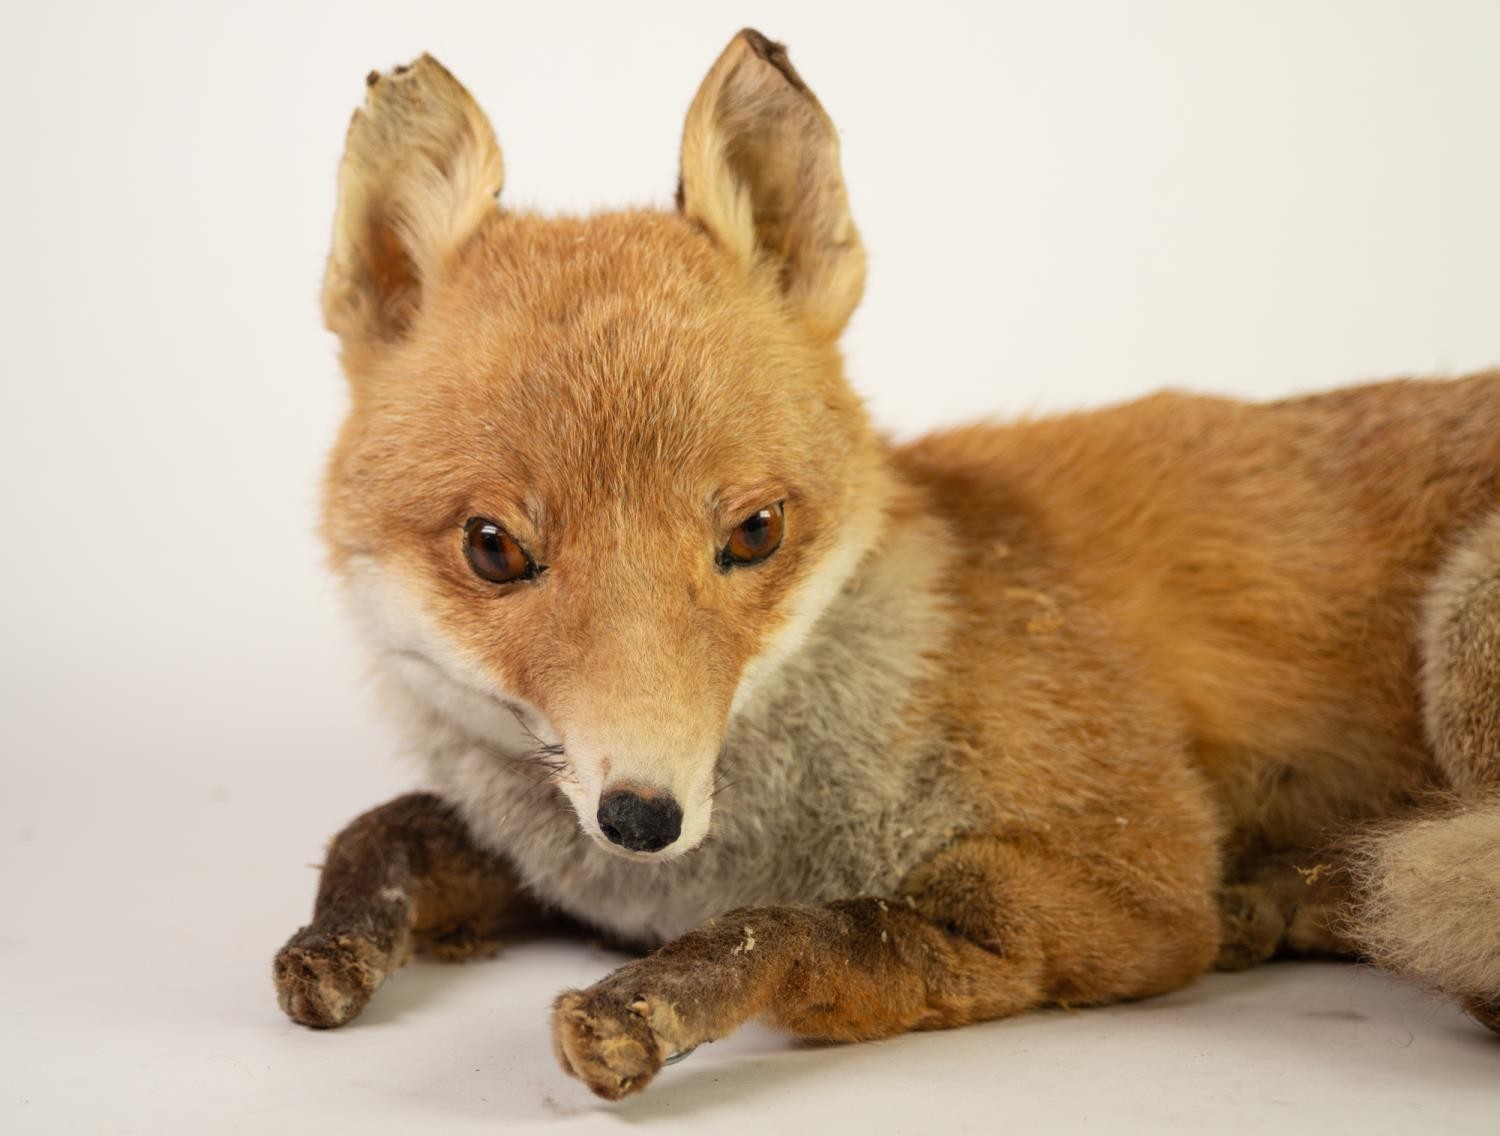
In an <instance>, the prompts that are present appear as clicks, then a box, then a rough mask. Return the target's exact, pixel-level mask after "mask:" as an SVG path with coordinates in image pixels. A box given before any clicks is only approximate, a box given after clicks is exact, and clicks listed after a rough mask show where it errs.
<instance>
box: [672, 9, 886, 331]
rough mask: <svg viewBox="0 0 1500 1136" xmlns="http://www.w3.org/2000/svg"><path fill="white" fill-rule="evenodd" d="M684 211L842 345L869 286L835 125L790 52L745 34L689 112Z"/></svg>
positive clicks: (716, 66) (721, 60)
mask: <svg viewBox="0 0 1500 1136" xmlns="http://www.w3.org/2000/svg"><path fill="white" fill-rule="evenodd" d="M677 196H678V207H679V208H680V209H681V210H682V213H683V215H684V216H686V217H688V218H689V219H690V220H693V221H696V222H697V223H698V224H700V225H702V226H703V228H704V229H705V230H707V231H708V233H709V234H710V235H711V236H712V237H713V238H714V239H715V240H716V241H717V242H718V243H719V244H720V245H721V246H723V247H724V248H725V249H726V250H727V251H729V252H730V253H731V254H733V255H734V256H736V257H737V258H739V259H740V260H741V261H742V262H743V263H744V264H745V265H746V266H747V267H749V268H751V269H752V270H761V269H765V270H770V271H774V272H776V274H777V279H778V282H779V284H780V287H781V289H782V291H783V292H784V293H785V294H786V296H787V297H788V299H789V301H790V302H791V303H792V304H794V305H795V307H796V308H797V309H798V311H799V314H800V315H801V317H802V319H803V320H804V321H805V323H806V324H807V326H808V327H809V328H810V329H811V330H812V331H813V332H814V333H815V334H817V335H820V336H823V337H826V338H829V339H832V338H836V337H837V336H838V335H839V333H840V332H841V331H843V329H844V325H845V324H846V323H848V320H849V317H850V315H851V314H853V312H854V308H855V306H856V305H857V304H858V303H859V298H860V295H861V293H862V292H863V291H864V280H865V252H864V246H863V245H862V244H861V243H860V239H859V232H858V230H857V229H856V228H855V226H854V220H853V218H852V217H850V215H849V203H848V197H847V194H846V192H845V189H844V178H843V173H842V171H841V169H840V166H839V141H838V134H837V132H836V131H835V129H834V126H833V122H832V120H830V119H829V117H828V115H827V114H826V113H825V112H824V110H823V108H822V106H821V105H819V103H818V100H817V98H816V97H815V96H814V95H813V93H812V91H810V90H809V89H808V87H807V84H805V83H804V82H803V81H802V78H801V76H799V75H798V74H797V72H796V70H795V69H794V68H793V67H792V64H791V60H790V59H788V58H787V54H786V49H785V48H784V47H783V46H782V45H781V44H778V43H773V42H772V41H771V40H769V39H767V38H766V37H765V36H763V35H761V34H760V33H759V32H757V31H754V30H752V29H749V28H747V29H745V30H744V31H742V32H740V34H739V35H737V36H736V37H735V38H734V39H733V40H732V41H731V42H730V44H729V46H728V47H727V48H726V49H725V50H724V53H723V54H722V55H721V56H719V59H718V62H716V63H715V64H714V65H713V68H712V69H711V70H710V71H709V73H708V77H707V78H705V79H704V80H703V84H702V86H701V87H699V89H698V94H697V96H696V97H695V98H694V99H693V104H692V106H691V108H690V109H689V110H688V116H687V123H686V125H685V126H684V128H683V136H682V180H681V183H680V185H679V188H678V194H677Z"/></svg>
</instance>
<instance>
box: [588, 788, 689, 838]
mask: <svg viewBox="0 0 1500 1136" xmlns="http://www.w3.org/2000/svg"><path fill="white" fill-rule="evenodd" d="M599 828H600V830H601V831H602V832H603V833H604V835H605V836H607V837H608V838H609V841H610V843H611V844H618V845H619V846H620V847H621V848H628V849H630V850H631V851H632V852H660V851H661V850H662V849H663V848H665V847H666V846H667V845H668V844H671V843H672V841H674V840H676V839H677V838H678V837H679V836H680V835H682V806H680V805H679V804H678V803H677V802H676V800H674V799H673V798H672V797H671V796H670V795H669V794H665V793H662V794H653V795H651V796H645V795H643V794H641V793H637V792H635V791H634V790H633V789H614V790H611V791H610V792H608V793H606V794H605V795H604V799H603V800H602V801H600V802H599Z"/></svg>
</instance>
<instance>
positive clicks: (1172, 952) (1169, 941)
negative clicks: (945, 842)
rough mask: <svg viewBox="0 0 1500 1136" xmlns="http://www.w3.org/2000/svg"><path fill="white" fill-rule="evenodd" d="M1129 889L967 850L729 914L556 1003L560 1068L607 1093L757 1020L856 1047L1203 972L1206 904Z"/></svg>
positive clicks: (1037, 859)
mask: <svg viewBox="0 0 1500 1136" xmlns="http://www.w3.org/2000/svg"><path fill="white" fill-rule="evenodd" d="M1112 883H1120V881H1112ZM1133 883H1134V881H1131V882H1126V883H1123V884H1122V885H1121V886H1110V885H1109V884H1101V883H1100V882H1098V881H1095V880H1092V879H1091V873H1090V871H1089V870H1087V869H1085V868H1084V867H1083V866H1082V865H1079V864H1077V863H1074V862H1071V861H1068V860H1065V859H1061V858H1054V857H1051V856H1049V855H1047V854H1045V853H1043V852H1041V851H1039V850H1035V849H1022V848H1020V847H1018V846H1016V845H1012V844H1008V843H1002V842H1000V841H997V840H988V839H972V840H966V841H963V842H960V843H959V844H957V845H955V846H954V847H952V848H950V849H949V850H948V851H947V852H945V853H943V854H941V855H940V856H939V857H937V858H936V859H935V860H934V861H933V862H931V863H929V864H928V865H925V866H924V867H923V868H922V869H920V870H919V871H918V872H917V873H915V874H914V876H913V879H912V880H911V881H909V886H908V887H907V888H905V889H903V891H904V894H903V896H902V897H901V898H891V899H882V898H877V897H865V898H859V899H850V900H844V901H840V902H835V903H829V904H825V905H823V906H818V907H804V906H778V907H763V908H744V909H741V910H738V911H732V912H730V913H728V914H727V915H724V916H721V917H720V918H718V919H715V920H713V921H711V922H710V923H708V924H706V925H705V926H702V927H700V928H698V929H697V930H694V931H691V932H689V933H688V934H687V935H684V936H683V937H682V938H680V939H677V940H676V941H674V942H672V943H669V944H668V945H667V946H665V947H663V948H662V949H661V950H659V951H657V952H656V953H655V954H652V955H649V956H647V957H645V958H642V959H638V960H636V961H634V962H631V963H627V964H626V965H625V966H623V967H621V968H620V969H619V970H617V971H615V972H614V973H613V974H612V975H610V976H609V977H607V978H605V979H604V980H603V981H601V982H599V983H597V984H596V985H594V986H592V987H590V988H589V989H588V990H583V991H570V992H566V993H564V994H563V995H561V996H560V997H559V998H558V999H557V1002H556V1003H555V1005H554V1011H553V1036H554V1041H555V1043H556V1047H557V1053H558V1058H559V1060H560V1062H561V1063H562V1066H563V1068H564V1070H565V1071H567V1072H569V1073H571V1074H573V1075H574V1076H577V1077H579V1078H580V1079H582V1080H583V1081H584V1082H585V1083H586V1084H587V1085H588V1086H589V1088H590V1089H592V1090H593V1091H594V1092H595V1093H597V1094H598V1095H600V1096H602V1097H606V1098H609V1099H617V1098H619V1097H622V1096H625V1095H627V1094H629V1093H632V1092H636V1091H638V1090H640V1089H641V1088H643V1087H644V1086H645V1085H646V1084H647V1083H648V1082H649V1081H650V1080H651V1078H652V1077H653V1076H654V1075H655V1074H656V1072H657V1071H658V1070H659V1069H660V1068H661V1066H662V1063H663V1061H664V1059H665V1058H667V1057H668V1056H670V1055H671V1054H673V1053H674V1052H686V1051H687V1050H689V1049H692V1048H693V1047H695V1046H697V1045H699V1044H701V1043H702V1042H705V1041H711V1040H713V1039H715V1038H719V1037H723V1036H724V1035H725V1034H727V1033H729V1032H731V1031H732V1030H734V1029H735V1028H737V1027H738V1026H740V1025H741V1024H743V1023H744V1022H745V1021H747V1020H749V1019H751V1018H754V1017H758V1016H766V1017H768V1018H769V1019H770V1020H772V1021H773V1022H775V1023H776V1024H778V1025H780V1026H782V1027H783V1028H785V1029H788V1030H790V1031H792V1032H793V1033H796V1034H799V1035H802V1036H807V1037H816V1038H825V1039H831V1040H841V1041H854V1040H863V1039H870V1038H878V1037H886V1036H890V1035H893V1034H898V1033H903V1032H905V1031H907V1030H917V1029H939V1028H944V1027H948V1026H958V1025H963V1024H965V1023H968V1022H975V1021H983V1020H986V1019H990V1018H998V1017H1004V1016H1006V1015H1010V1014H1017V1013H1020V1012H1022V1011H1025V1010H1029V1009H1032V1008H1034V1007H1037V1006H1041V1005H1044V1004H1046V1003H1049V1002H1065V1003H1071V1004H1078V1005H1083V1004H1088V1003H1094V1002H1108V1001H1114V1000H1118V999H1122V998H1134V997H1142V996H1145V995H1149V994H1157V993H1162V992H1164V991H1167V990H1171V989H1174V988H1175V987H1178V986H1181V985H1183V984H1184V983H1186V982H1188V981H1190V980H1192V979H1193V978H1194V977H1195V976H1197V975H1198V974H1200V973H1201V972H1202V971H1204V970H1205V969H1206V968H1207V967H1208V965H1209V963H1210V962H1211V961H1212V959H1213V955H1214V950H1215V947H1216V943H1217V938H1218V935H1217V931H1218V928H1217V916H1216V913H1215V911H1214V908H1213V902H1212V897H1211V895H1210V894H1209V890H1208V888H1206V887H1205V888H1202V889H1201V891H1202V894H1201V895H1194V894H1188V895H1169V894H1167V892H1166V891H1162V892H1160V893H1158V894H1157V895H1155V896H1154V897H1153V898H1152V899H1151V900H1149V901H1131V900H1129V899H1126V900H1125V901H1124V902H1122V899H1123V898H1124V897H1126V896H1127V895H1128V894H1129V892H1130V891H1131V888H1132V885H1133Z"/></svg>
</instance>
